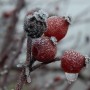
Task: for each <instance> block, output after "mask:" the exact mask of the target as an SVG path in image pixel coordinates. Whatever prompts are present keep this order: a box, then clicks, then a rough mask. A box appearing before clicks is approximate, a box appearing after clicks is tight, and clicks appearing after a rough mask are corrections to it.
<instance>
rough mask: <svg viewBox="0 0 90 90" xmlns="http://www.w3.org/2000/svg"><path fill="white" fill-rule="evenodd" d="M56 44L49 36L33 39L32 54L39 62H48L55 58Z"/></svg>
mask: <svg viewBox="0 0 90 90" xmlns="http://www.w3.org/2000/svg"><path fill="white" fill-rule="evenodd" d="M55 54H56V46H55V45H54V44H53V42H52V41H51V40H50V39H49V37H41V38H38V39H35V40H34V41H33V45H32V55H33V56H34V58H35V59H37V60H38V61H40V62H50V61H52V60H53V59H54V58H55Z"/></svg>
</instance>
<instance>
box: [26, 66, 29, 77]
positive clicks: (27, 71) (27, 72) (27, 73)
mask: <svg viewBox="0 0 90 90" xmlns="http://www.w3.org/2000/svg"><path fill="white" fill-rule="evenodd" d="M29 74H30V73H29V67H26V68H25V75H27V76H28V75H29Z"/></svg>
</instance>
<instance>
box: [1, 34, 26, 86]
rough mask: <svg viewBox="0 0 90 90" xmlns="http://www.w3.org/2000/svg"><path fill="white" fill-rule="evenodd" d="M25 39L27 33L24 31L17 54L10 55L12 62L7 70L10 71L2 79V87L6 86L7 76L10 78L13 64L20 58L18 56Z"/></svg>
mask: <svg viewBox="0 0 90 90" xmlns="http://www.w3.org/2000/svg"><path fill="white" fill-rule="evenodd" d="M24 40H25V34H24V33H23V35H22V38H21V41H20V43H19V47H18V49H17V51H16V54H15V55H14V56H12V57H10V60H9V61H11V62H10V63H9V66H8V68H7V71H8V72H7V73H6V74H5V75H4V78H3V81H2V83H1V85H0V87H2V88H3V87H4V86H5V84H6V83H7V78H8V75H9V72H10V70H11V68H12V66H13V64H14V61H15V59H16V58H18V56H19V55H20V53H21V49H22V46H23V42H24ZM14 44H15V43H14Z"/></svg>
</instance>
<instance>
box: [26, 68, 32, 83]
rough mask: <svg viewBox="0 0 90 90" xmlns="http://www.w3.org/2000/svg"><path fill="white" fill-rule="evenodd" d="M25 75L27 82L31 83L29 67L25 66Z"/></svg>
mask: <svg viewBox="0 0 90 90" xmlns="http://www.w3.org/2000/svg"><path fill="white" fill-rule="evenodd" d="M25 75H26V76H27V82H28V83H31V77H30V71H29V67H26V68H25Z"/></svg>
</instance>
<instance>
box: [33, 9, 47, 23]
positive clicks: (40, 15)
mask: <svg viewBox="0 0 90 90" xmlns="http://www.w3.org/2000/svg"><path fill="white" fill-rule="evenodd" d="M34 16H35V17H36V19H37V20H40V19H41V18H42V19H44V20H45V21H46V20H47V18H48V14H47V13H46V12H45V11H43V10H39V11H38V12H35V13H34ZM40 17H41V18H40Z"/></svg>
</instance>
